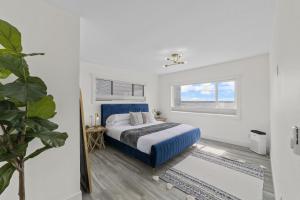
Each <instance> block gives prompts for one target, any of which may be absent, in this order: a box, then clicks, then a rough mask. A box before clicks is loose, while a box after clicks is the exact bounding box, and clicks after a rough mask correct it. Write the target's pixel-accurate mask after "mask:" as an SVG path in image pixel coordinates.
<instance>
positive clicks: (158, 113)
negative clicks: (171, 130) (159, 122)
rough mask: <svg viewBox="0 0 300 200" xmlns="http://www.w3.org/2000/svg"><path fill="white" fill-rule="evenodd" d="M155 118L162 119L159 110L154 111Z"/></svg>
mask: <svg viewBox="0 0 300 200" xmlns="http://www.w3.org/2000/svg"><path fill="white" fill-rule="evenodd" d="M153 113H154V116H155V117H160V116H161V112H160V111H159V110H155V109H154V110H153Z"/></svg>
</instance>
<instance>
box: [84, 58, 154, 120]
mask: <svg viewBox="0 0 300 200" xmlns="http://www.w3.org/2000/svg"><path fill="white" fill-rule="evenodd" d="M95 77H97V78H104V79H109V80H119V81H127V82H132V83H137V84H144V85H145V96H146V103H148V104H149V109H150V110H152V109H155V108H157V107H158V98H157V93H158V92H157V91H158V87H157V83H158V76H157V75H156V74H151V73H149V72H137V71H132V70H128V69H122V68H119V69H118V68H110V67H103V66H101V65H98V64H94V63H88V62H83V61H82V62H81V64H80V88H81V91H82V96H83V103H84V113H85V121H86V124H87V125H89V124H90V121H91V120H90V115H93V116H94V115H95V113H99V114H100V105H101V103H130V102H129V101H106V102H104V101H101V102H96V101H95V100H94V98H93V97H95V95H94V94H93V89H92V82H93V79H94V78H95ZM133 103H137V102H133ZM93 123H94V122H93Z"/></svg>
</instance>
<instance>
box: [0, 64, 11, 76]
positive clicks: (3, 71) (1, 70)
mask: <svg viewBox="0 0 300 200" xmlns="http://www.w3.org/2000/svg"><path fill="white" fill-rule="evenodd" d="M10 74H11V72H10V71H9V70H7V69H4V68H1V67H0V79H5V78H7V77H9V75H10Z"/></svg>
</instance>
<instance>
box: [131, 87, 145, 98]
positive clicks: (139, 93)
mask: <svg viewBox="0 0 300 200" xmlns="http://www.w3.org/2000/svg"><path fill="white" fill-rule="evenodd" d="M133 96H135V97H143V96H144V86H143V85H137V84H134V85H133Z"/></svg>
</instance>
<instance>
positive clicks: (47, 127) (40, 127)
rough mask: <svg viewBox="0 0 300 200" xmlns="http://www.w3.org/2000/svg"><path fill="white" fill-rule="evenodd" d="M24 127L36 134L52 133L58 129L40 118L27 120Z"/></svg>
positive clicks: (55, 125) (53, 124)
mask: <svg viewBox="0 0 300 200" xmlns="http://www.w3.org/2000/svg"><path fill="white" fill-rule="evenodd" d="M26 125H27V126H28V127H30V128H32V129H33V130H34V131H36V132H44V131H53V130H55V129H57V128H58V125H57V124H55V123H53V122H51V121H49V120H47V119H40V118H29V119H28V120H27V121H26Z"/></svg>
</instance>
